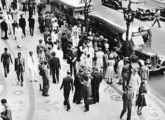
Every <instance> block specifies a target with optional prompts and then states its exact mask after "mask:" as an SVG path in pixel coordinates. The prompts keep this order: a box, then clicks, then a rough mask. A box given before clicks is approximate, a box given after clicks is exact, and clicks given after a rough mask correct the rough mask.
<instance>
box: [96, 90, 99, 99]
mask: <svg viewBox="0 0 165 120" xmlns="http://www.w3.org/2000/svg"><path fill="white" fill-rule="evenodd" d="M96 102H99V88H96Z"/></svg>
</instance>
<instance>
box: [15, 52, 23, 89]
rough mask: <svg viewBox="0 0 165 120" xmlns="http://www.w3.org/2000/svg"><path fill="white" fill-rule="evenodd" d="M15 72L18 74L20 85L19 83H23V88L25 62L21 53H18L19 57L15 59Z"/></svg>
mask: <svg viewBox="0 0 165 120" xmlns="http://www.w3.org/2000/svg"><path fill="white" fill-rule="evenodd" d="M15 71H16V74H17V79H18V84H19V82H21V86H22V87H23V80H24V78H23V77H24V76H23V73H24V72H25V60H24V58H22V57H21V53H20V52H19V53H18V57H17V58H15Z"/></svg>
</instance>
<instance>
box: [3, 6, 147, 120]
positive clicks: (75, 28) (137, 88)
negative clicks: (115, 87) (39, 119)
mask: <svg viewBox="0 0 165 120" xmlns="http://www.w3.org/2000/svg"><path fill="white" fill-rule="evenodd" d="M22 4H23V9H22V10H23V11H27V9H28V10H29V18H28V21H29V31H30V35H31V36H33V35H34V34H35V33H34V26H35V19H34V18H33V17H32V16H33V14H35V9H34V8H35V7H33V6H35V5H33V4H30V5H28V4H26V3H22ZM26 5H27V6H29V7H26ZM38 8H39V7H38ZM40 9H42V8H40ZM7 15H8V16H9V15H11V16H12V17H11V21H14V22H13V23H12V22H11V23H8V22H6V20H8V21H9V19H4V20H3V22H2V23H1V30H2V31H4V32H5V36H4V37H3V39H8V36H7V35H8V28H9V24H10V27H11V26H12V27H11V30H10V32H12V33H11V34H13V35H14V36H15V39H16V41H17V47H18V48H20V47H22V44H21V41H22V40H21V39H22V36H20V33H22V34H23V35H24V36H26V30H25V27H26V20H25V18H24V17H23V15H22V14H21V16H20V19H19V20H18V19H17V17H18V16H16V13H14V11H13V12H11V10H9V11H8V14H7ZM17 22H19V23H17ZM38 22H39V29H40V32H41V33H42V34H43V39H40V40H39V43H38V45H37V46H36V53H37V57H36V56H35V55H34V54H33V52H32V51H29V56H28V58H27V63H26V62H25V59H24V58H22V56H21V55H22V53H21V52H19V53H18V57H17V58H15V62H14V65H15V71H16V74H17V78H18V84H21V86H22V87H23V81H24V72H25V64H27V67H28V70H29V73H30V80H31V82H33V81H34V82H37V81H38V82H39V89H40V90H41V91H42V95H43V96H49V87H50V81H51V80H50V78H51V77H52V83H53V84H58V83H59V82H60V78H59V75H60V70H61V67H62V65H61V59H60V56H59V55H58V54H59V51H62V53H63V58H62V59H64V60H65V62H66V63H67V64H68V65H69V66H70V67H69V70H68V71H67V76H66V77H64V78H63V81H62V84H61V87H60V89H63V90H64V105H66V106H67V109H66V110H67V111H68V110H70V108H71V106H70V103H69V94H70V90H74V96H73V103H76V104H81V103H82V100H83V101H84V105H85V112H87V111H89V105H90V104H95V103H99V87H100V83H101V82H102V80H103V79H104V80H105V82H107V84H113V82H114V80H115V79H118V80H119V81H118V84H119V85H122V88H123V97H122V98H123V110H122V113H121V115H120V118H122V116H123V115H124V113H125V112H126V111H127V110H128V115H127V120H130V117H131V109H132V106H133V105H137V106H138V114H139V115H140V114H142V108H143V106H146V101H145V94H144V93H146V92H147V90H146V84H147V80H148V77H149V70H148V67H147V62H144V61H142V60H139V59H138V57H137V56H136V54H135V53H134V52H133V54H132V55H131V56H130V57H129V58H127V57H123V56H122V54H121V53H122V52H121V46H120V43H118V44H117V45H115V46H112V45H110V44H109V42H108V39H106V38H104V37H103V36H102V35H99V34H98V33H97V32H94V30H92V29H90V30H89V33H87V34H85V35H84V34H83V26H82V24H81V22H80V21H76V22H75V23H70V22H69V21H68V20H67V17H66V16H65V15H63V14H61V13H59V12H56V11H55V12H43V11H42V10H39V11H38ZM12 28H13V30H12ZM10 61H11V63H12V58H11V55H10V53H8V52H7V48H5V52H4V53H3V54H2V56H1V62H2V63H3V66H4V74H5V77H7V74H8V73H9V64H10ZM137 65H138V66H139V67H138V69H137V67H136V66H137ZM38 71H39V72H38ZM38 73H39V75H40V76H41V78H39V77H38ZM50 76H51V77H50ZM38 79H41V80H38ZM135 101H136V102H135Z"/></svg>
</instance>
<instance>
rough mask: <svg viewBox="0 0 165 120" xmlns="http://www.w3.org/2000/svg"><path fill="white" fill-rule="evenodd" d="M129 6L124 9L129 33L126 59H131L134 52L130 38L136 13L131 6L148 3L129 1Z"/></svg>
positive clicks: (127, 32)
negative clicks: (130, 30)
mask: <svg viewBox="0 0 165 120" xmlns="http://www.w3.org/2000/svg"><path fill="white" fill-rule="evenodd" d="M128 2H129V3H128V6H127V8H123V13H124V19H125V20H126V25H127V31H126V42H125V46H124V47H125V56H126V57H130V55H131V53H132V52H133V51H132V47H131V46H130V43H129V37H130V36H131V35H129V28H130V23H131V22H133V20H134V18H135V14H136V13H135V11H133V10H132V9H131V4H132V3H134V4H139V3H146V2H139V1H138V2H136V1H131V0H129V1H128Z"/></svg>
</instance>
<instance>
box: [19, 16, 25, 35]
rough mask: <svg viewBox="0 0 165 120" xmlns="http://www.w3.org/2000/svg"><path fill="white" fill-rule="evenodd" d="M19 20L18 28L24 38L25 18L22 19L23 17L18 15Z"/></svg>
mask: <svg viewBox="0 0 165 120" xmlns="http://www.w3.org/2000/svg"><path fill="white" fill-rule="evenodd" d="M20 17H21V18H20V19H19V26H20V27H21V28H22V33H23V34H24V36H26V32H25V27H26V20H25V18H23V15H20Z"/></svg>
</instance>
